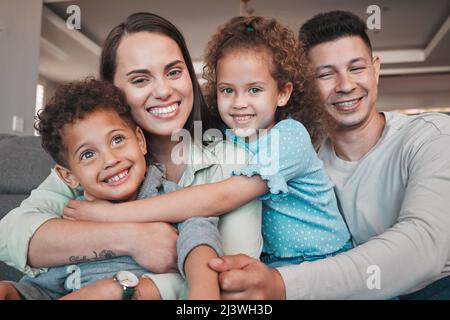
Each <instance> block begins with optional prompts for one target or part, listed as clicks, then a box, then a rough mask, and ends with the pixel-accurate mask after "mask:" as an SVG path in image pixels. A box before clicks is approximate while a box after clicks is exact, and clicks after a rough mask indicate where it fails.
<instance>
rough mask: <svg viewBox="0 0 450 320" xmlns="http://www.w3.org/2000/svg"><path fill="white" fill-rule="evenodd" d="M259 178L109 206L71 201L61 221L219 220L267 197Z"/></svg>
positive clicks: (203, 186) (203, 185)
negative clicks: (247, 204)
mask: <svg viewBox="0 0 450 320" xmlns="http://www.w3.org/2000/svg"><path fill="white" fill-rule="evenodd" d="M267 191H268V187H267V183H266V182H264V181H263V180H262V179H261V177H260V176H254V177H251V178H249V177H245V176H236V177H230V178H227V179H226V180H223V181H220V182H215V183H208V184H202V185H196V186H192V187H188V188H184V189H181V190H177V191H174V192H170V193H166V194H163V195H159V196H157V197H152V198H148V199H142V200H136V201H129V202H123V203H119V204H111V203H109V202H106V201H92V202H90V201H70V202H69V204H68V205H67V206H66V208H64V218H68V219H75V220H86V221H112V222H122V221H133V222H150V221H164V222H171V223H176V222H181V221H184V220H187V219H188V218H191V217H195V216H202V217H207V216H219V215H222V214H224V213H228V212H230V211H232V210H234V209H236V208H239V207H241V206H242V205H244V204H246V203H248V202H250V201H251V200H254V199H256V198H258V197H259V196H261V195H263V194H265V193H267Z"/></svg>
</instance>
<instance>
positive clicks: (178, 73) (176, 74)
mask: <svg viewBox="0 0 450 320" xmlns="http://www.w3.org/2000/svg"><path fill="white" fill-rule="evenodd" d="M167 76H168V77H169V78H171V79H177V78H179V77H180V76H181V70H178V69H177V70H171V71H169V73H168V74H167Z"/></svg>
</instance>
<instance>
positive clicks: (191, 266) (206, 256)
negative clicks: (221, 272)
mask: <svg viewBox="0 0 450 320" xmlns="http://www.w3.org/2000/svg"><path fill="white" fill-rule="evenodd" d="M213 258H217V253H216V252H215V251H214V250H213V249H212V248H211V247H209V246H207V245H200V246H198V247H195V248H194V249H193V250H192V251H191V252H190V253H189V254H188V256H187V258H186V262H185V264H184V272H185V274H186V279H187V282H188V284H189V292H188V299H189V300H208V299H213V300H220V288H219V277H218V273H217V272H216V271H213V270H212V269H211V268H210V267H209V266H208V262H209V260H211V259H213Z"/></svg>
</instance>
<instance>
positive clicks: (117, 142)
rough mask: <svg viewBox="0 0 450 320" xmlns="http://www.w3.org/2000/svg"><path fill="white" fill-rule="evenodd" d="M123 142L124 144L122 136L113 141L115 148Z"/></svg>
mask: <svg viewBox="0 0 450 320" xmlns="http://www.w3.org/2000/svg"><path fill="white" fill-rule="evenodd" d="M122 142H123V137H122V136H116V137H114V138H113V139H112V141H111V143H112V145H113V146H115V145H118V144H120V143H122Z"/></svg>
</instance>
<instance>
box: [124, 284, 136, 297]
mask: <svg viewBox="0 0 450 320" xmlns="http://www.w3.org/2000/svg"><path fill="white" fill-rule="evenodd" d="M133 295H134V288H131V287H125V286H124V287H123V291H122V300H131V298H133Z"/></svg>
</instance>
